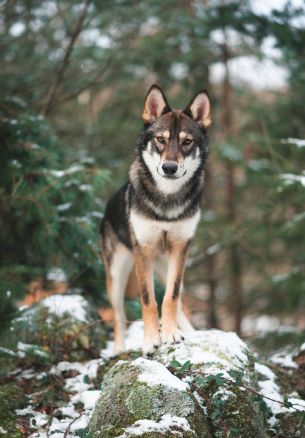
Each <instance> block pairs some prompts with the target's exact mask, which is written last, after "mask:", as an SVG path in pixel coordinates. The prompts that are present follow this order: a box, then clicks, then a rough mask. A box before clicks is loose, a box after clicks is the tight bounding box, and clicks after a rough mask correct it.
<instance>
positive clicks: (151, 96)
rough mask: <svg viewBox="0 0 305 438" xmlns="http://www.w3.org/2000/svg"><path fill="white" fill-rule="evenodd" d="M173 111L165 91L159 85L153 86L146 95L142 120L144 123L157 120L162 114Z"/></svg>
mask: <svg viewBox="0 0 305 438" xmlns="http://www.w3.org/2000/svg"><path fill="white" fill-rule="evenodd" d="M169 111H171V109H170V107H169V105H168V103H167V100H166V97H165V96H164V93H163V91H162V90H161V88H160V87H158V85H152V86H151V87H150V89H149V91H148V93H147V95H146V98H145V103H144V111H143V114H142V118H143V120H144V123H151V122H154V121H155V120H157V119H158V118H159V117H160V116H161V115H162V114H165V113H167V112H169Z"/></svg>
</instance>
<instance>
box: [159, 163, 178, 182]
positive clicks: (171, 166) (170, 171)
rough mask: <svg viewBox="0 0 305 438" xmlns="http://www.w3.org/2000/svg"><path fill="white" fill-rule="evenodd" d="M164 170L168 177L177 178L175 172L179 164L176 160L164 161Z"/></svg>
mask: <svg viewBox="0 0 305 438" xmlns="http://www.w3.org/2000/svg"><path fill="white" fill-rule="evenodd" d="M162 170H163V172H164V174H165V175H166V176H167V178H175V174H176V172H177V170H178V164H177V163H175V162H174V161H164V163H163V164H162Z"/></svg>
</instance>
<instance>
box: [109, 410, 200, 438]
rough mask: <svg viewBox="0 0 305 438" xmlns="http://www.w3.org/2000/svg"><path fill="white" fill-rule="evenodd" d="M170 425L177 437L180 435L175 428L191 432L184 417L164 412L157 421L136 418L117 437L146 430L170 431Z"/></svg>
mask: <svg viewBox="0 0 305 438" xmlns="http://www.w3.org/2000/svg"><path fill="white" fill-rule="evenodd" d="M172 427H174V428H175V430H176V432H175V435H177V437H179V436H182V435H181V434H180V433H179V432H177V429H178V430H179V429H180V431H181V430H182V431H184V432H193V431H192V429H191V427H190V424H189V422H188V421H187V420H186V419H185V418H181V417H175V416H171V415H168V414H165V415H163V416H162V417H161V419H160V421H158V422H156V421H152V420H138V421H136V422H135V423H134V424H133V425H132V426H130V427H127V428H126V429H125V430H124V433H123V435H120V436H118V437H117V438H129V437H132V436H140V435H142V434H144V433H146V432H147V433H149V432H160V433H162V432H172Z"/></svg>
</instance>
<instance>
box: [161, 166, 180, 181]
mask: <svg viewBox="0 0 305 438" xmlns="http://www.w3.org/2000/svg"><path fill="white" fill-rule="evenodd" d="M157 172H158V174H159V175H160V176H162V177H163V178H165V179H170V180H175V179H179V178H182V177H183V176H184V175H185V174H186V172H187V170H185V171H184V172H183V174H182V175H180V176H176V175H166V174H165V173H160V172H159V169H158V167H157Z"/></svg>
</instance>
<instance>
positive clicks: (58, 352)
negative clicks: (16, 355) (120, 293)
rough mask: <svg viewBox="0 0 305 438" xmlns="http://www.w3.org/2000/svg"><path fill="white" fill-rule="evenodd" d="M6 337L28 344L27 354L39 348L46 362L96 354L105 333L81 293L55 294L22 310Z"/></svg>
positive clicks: (86, 357) (104, 339)
mask: <svg viewBox="0 0 305 438" xmlns="http://www.w3.org/2000/svg"><path fill="white" fill-rule="evenodd" d="M10 336H11V337H12V340H14V339H16V340H18V341H21V342H22V343H25V345H30V346H31V347H32V348H31V349H30V348H28V349H27V351H26V353H27V356H29V353H31V352H32V353H33V355H34V356H35V354H36V353H39V351H40V352H41V353H45V355H46V360H47V361H48V362H50V361H51V362H58V361H60V360H72V361H80V360H85V359H88V358H92V356H96V357H98V356H99V353H100V349H101V348H103V347H104V346H105V343H106V337H107V333H106V330H105V326H104V325H102V324H100V323H99V316H98V313H97V311H96V309H95V308H94V307H93V306H92V305H91V303H90V302H89V301H88V300H86V299H85V298H84V297H83V296H81V295H78V294H65V295H62V294H56V295H51V296H49V297H47V298H44V299H43V300H41V301H40V302H39V303H37V304H33V305H32V306H30V307H27V308H24V309H22V311H21V315H20V316H18V317H17V318H16V319H15V320H14V321H13V323H12V327H11V331H10ZM19 343H20V342H19ZM18 345H19V344H18ZM22 354H24V352H23V353H22ZM36 356H37V354H36ZM40 359H41V360H42V359H43V354H40Z"/></svg>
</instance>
